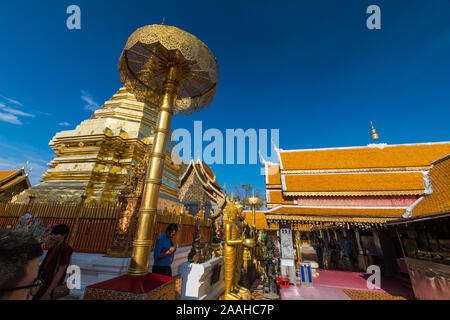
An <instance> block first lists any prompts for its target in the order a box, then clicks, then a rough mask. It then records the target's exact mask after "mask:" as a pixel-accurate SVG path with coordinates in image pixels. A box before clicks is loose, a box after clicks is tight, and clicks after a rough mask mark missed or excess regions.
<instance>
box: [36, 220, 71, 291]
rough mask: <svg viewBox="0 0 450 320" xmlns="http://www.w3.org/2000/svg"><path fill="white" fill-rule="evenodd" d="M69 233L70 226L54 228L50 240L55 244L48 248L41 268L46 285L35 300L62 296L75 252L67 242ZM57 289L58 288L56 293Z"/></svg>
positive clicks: (40, 271) (62, 225)
mask: <svg viewBox="0 0 450 320" xmlns="http://www.w3.org/2000/svg"><path fill="white" fill-rule="evenodd" d="M69 233H70V229H69V227H68V226H66V225H64V224H60V225H56V226H54V227H53V228H52V231H51V233H50V242H51V243H52V244H53V246H52V247H51V248H50V249H49V250H48V252H47V254H46V255H45V258H44V260H43V261H42V263H41V267H40V269H39V273H40V275H41V278H42V279H43V280H44V285H43V286H42V287H41V289H40V290H39V292H38V293H37V294H36V296H35V297H34V298H33V299H34V300H56V299H58V298H59V297H60V292H61V290H63V289H61V288H64V286H65V284H64V279H65V276H66V272H67V268H68V266H69V264H70V260H71V257H72V252H73V249H72V248H71V247H70V246H69V245H68V244H67V243H66V239H67V237H68V236H69ZM66 288H67V287H66ZM55 289H58V290H57V291H58V292H57V294H56V295H55ZM67 293H68V292H67Z"/></svg>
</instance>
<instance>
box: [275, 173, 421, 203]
mask: <svg viewBox="0 0 450 320" xmlns="http://www.w3.org/2000/svg"><path fill="white" fill-rule="evenodd" d="M284 178H285V182H286V189H285V190H283V191H285V192H311V193H314V192H317V191H320V192H341V191H374V192H377V191H397V192H398V191H417V193H418V194H423V193H424V185H423V175H422V172H383V173H354V174H344V173H342V174H303V175H284ZM271 202H272V201H271Z"/></svg>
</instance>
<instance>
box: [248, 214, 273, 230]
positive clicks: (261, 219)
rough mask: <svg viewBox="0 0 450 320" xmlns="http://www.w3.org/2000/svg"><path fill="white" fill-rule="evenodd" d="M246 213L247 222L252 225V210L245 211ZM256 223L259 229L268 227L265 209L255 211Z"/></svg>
mask: <svg viewBox="0 0 450 320" xmlns="http://www.w3.org/2000/svg"><path fill="white" fill-rule="evenodd" d="M244 213H245V222H247V223H248V224H249V225H252V212H251V211H244ZM255 224H256V228H258V229H268V228H269V227H268V226H267V221H266V215H265V213H264V211H255Z"/></svg>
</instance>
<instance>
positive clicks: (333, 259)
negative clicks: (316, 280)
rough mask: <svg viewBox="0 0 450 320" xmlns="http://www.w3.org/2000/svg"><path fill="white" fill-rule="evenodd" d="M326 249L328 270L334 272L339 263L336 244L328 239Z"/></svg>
mask: <svg viewBox="0 0 450 320" xmlns="http://www.w3.org/2000/svg"><path fill="white" fill-rule="evenodd" d="M328 249H329V250H330V269H334V270H336V269H337V267H338V262H339V252H338V247H337V245H336V242H335V240H334V239H333V238H331V239H330V243H329V244H328Z"/></svg>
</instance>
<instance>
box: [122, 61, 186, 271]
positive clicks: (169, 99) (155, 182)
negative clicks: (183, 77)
mask: <svg viewBox="0 0 450 320" xmlns="http://www.w3.org/2000/svg"><path fill="white" fill-rule="evenodd" d="M164 87H165V88H164V97H163V102H162V106H161V110H160V114H159V118H158V124H157V129H156V136H155V141H154V144H153V148H152V153H151V158H150V165H149V169H148V171H147V179H146V183H145V187H144V192H143V197H142V203H141V209H140V211H139V220H138V226H137V231H136V237H135V240H134V242H133V254H132V258H131V262H130V266H129V268H128V274H130V275H144V274H147V273H148V260H149V257H150V248H151V244H152V236H153V230H154V227H155V224H156V211H157V206H158V197H159V190H160V187H161V180H162V169H163V167H164V158H165V156H164V152H165V150H166V147H167V141H168V140H169V130H170V123H171V120H172V106H173V104H174V101H175V99H176V96H177V93H178V90H179V85H178V83H177V81H176V68H175V67H171V68H170V69H169V73H168V74H167V81H166V83H165V86H164Z"/></svg>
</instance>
